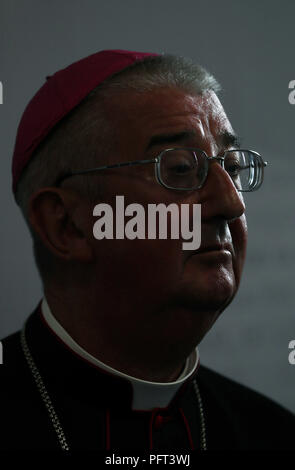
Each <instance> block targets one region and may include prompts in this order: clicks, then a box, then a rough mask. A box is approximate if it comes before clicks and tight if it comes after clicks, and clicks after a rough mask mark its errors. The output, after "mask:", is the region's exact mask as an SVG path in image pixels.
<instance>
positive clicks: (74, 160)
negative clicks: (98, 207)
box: [15, 54, 220, 277]
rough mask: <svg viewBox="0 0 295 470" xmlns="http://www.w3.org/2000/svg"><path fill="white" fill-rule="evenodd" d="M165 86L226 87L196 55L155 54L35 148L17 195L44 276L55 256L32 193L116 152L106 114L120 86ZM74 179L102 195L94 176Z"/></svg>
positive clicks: (196, 90) (104, 87) (95, 94)
mask: <svg viewBox="0 0 295 470" xmlns="http://www.w3.org/2000/svg"><path fill="white" fill-rule="evenodd" d="M161 87H174V88H179V89H181V90H184V91H185V92H188V93H192V94H198V95H199V94H203V93H204V92H206V91H208V90H212V91H214V92H215V93H217V92H218V91H219V90H220V86H219V84H218V82H217V81H216V79H215V78H214V77H213V76H212V75H211V74H210V73H209V72H208V71H207V70H205V69H204V68H203V67H201V66H200V65H198V64H195V63H194V62H193V61H192V60H190V59H187V58H184V57H179V56H173V55H169V54H162V55H160V56H150V57H147V58H145V59H144V60H142V61H140V62H135V63H134V64H133V65H131V66H129V67H127V68H126V69H124V70H123V71H121V72H118V73H116V74H114V75H112V76H111V77H109V78H108V79H106V80H105V81H104V82H103V83H102V84H100V85H99V86H97V87H96V88H95V89H94V90H92V91H91V92H90V93H89V94H88V96H87V97H86V98H85V99H84V100H83V101H82V102H81V103H80V104H79V105H78V106H77V107H76V108H75V109H74V110H72V111H71V112H70V113H69V114H68V115H67V116H66V117H65V118H63V119H62V120H61V121H60V122H59V123H58V124H57V125H56V126H55V128H54V129H53V130H52V131H51V132H50V133H49V135H48V136H47V137H46V138H45V140H44V141H43V142H42V143H41V144H40V145H39V147H38V148H37V149H36V151H35V152H34V155H33V157H32V158H31V160H30V162H29V164H28V165H27V167H26V168H25V170H24V171H23V174H22V176H21V178H20V180H19V183H18V186H17V190H16V195H15V198H16V202H17V204H18V205H19V207H20V209H21V211H22V213H23V216H24V218H25V220H26V222H27V224H28V226H29V228H30V231H31V233H32V236H33V241H34V252H35V259H36V262H37V266H38V268H39V272H40V274H41V277H42V272H43V273H44V271H45V270H49V264H48V263H44V262H42V260H43V261H44V260H45V258H46V257H47V258H48V260H49V259H50V254H49V253H47V254H46V253H45V251H44V250H45V248H44V247H43V248H42V246H41V245H40V243H39V242H40V241H39V240H38V239H37V237H36V236H35V234H34V233H33V231H32V229H31V227H30V224H29V221H28V205H29V199H30V197H31V195H32V194H34V193H35V192H36V191H38V190H39V189H41V188H43V187H48V186H54V184H55V182H56V180H57V179H58V177H59V176H60V175H61V174H63V173H66V172H68V171H71V170H77V169H79V170H80V169H87V168H91V167H94V166H97V162H98V161H99V154H102V155H103V156H105V157H107V156H108V155H110V153H111V151H112V142H113V141H114V130H113V128H112V123H111V122H110V121H109V119H107V118H106V116H105V112H104V103H105V102H107V100H108V99H109V98H110V97H111V96H112V95H113V94H114V93H116V91H120V90H133V91H136V92H138V93H141V92H147V91H152V90H153V89H156V88H161ZM98 149H99V150H98ZM74 180H75V181H74V182H73V183H71V184H74V185H75V186H74V187H75V189H77V190H78V191H80V192H81V193H82V194H84V195H85V196H87V197H91V198H94V197H95V193H96V197H97V196H98V194H99V192H98V188H97V184H95V185H94V184H93V183H92V184H91V177H81V178H80V177H79V178H74ZM92 181H93V180H92Z"/></svg>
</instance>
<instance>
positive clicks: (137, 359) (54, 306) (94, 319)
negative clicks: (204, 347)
mask: <svg viewBox="0 0 295 470" xmlns="http://www.w3.org/2000/svg"><path fill="white" fill-rule="evenodd" d="M64 294H65V293H64V292H63V295H58V293H57V292H52V291H51V290H49V289H48V290H45V295H46V299H47V302H48V304H49V307H50V310H51V313H52V315H53V316H54V317H55V319H56V320H57V321H58V323H60V325H61V326H62V327H63V328H64V329H65V330H66V332H67V333H68V334H69V335H70V336H71V337H72V339H73V340H74V341H75V342H76V343H78V344H79V346H81V347H82V348H83V349H84V350H85V351H87V352H88V353H89V354H91V355H92V356H93V357H95V358H96V359H98V360H99V361H101V362H103V363H105V364H106V365H108V366H110V367H112V368H114V369H116V370H118V371H121V372H123V373H125V374H128V375H130V376H133V377H136V378H139V379H142V380H147V381H151V382H172V381H175V380H176V379H177V378H178V377H179V375H180V374H181V371H182V370H183V367H184V365H185V361H186V359H187V357H188V356H189V354H190V353H191V352H192V350H193V349H194V348H192V349H191V350H188V349H187V348H186V349H185V350H180V349H179V348H175V343H174V342H171V341H170V343H169V335H168V336H166V334H165V333H164V332H163V329H162V328H161V327H158V329H157V330H158V333H160V334H159V337H158V338H157V334H155V326H153V325H152V322H151V323H150V324H149V325H147V326H146V328H144V330H143V329H142V325H143V324H145V323H146V322H147V320H146V319H145V323H144V318H143V317H146V318H148V317H147V316H146V314H145V312H138V310H137V311H135V312H134V314H132V310H131V309H130V305H129V308H128V309H126V311H124V310H123V309H122V305H120V308H119V306H118V305H117V306H112V308H110V306H108V308H107V307H106V305H105V308H102V303H101V302H100V304H99V305H100V308H99V310H98V309H97V307H96V308H94V306H93V305H91V304H90V305H89V304H87V309H85V304H83V303H82V302H79V301H77V298H75V301H73V299H74V297H73V296H72V295H71V296H69V297H67V296H65V295H64ZM76 294H77V292H76ZM91 307H92V308H91ZM69 312H70V315H69ZM127 314H128V316H129V322H128V318H127V317H126V315H127ZM157 316H158V314H157ZM138 317H139V321H137V322H135V321H134V322H133V323H131V321H130V318H135V319H136V318H138ZM150 318H155V313H154V312H150ZM126 320H127V321H126ZM166 330H167V328H166ZM139 332H141V334H139ZM166 333H167V332H166ZM165 336H166V337H165ZM175 352H177V354H175Z"/></svg>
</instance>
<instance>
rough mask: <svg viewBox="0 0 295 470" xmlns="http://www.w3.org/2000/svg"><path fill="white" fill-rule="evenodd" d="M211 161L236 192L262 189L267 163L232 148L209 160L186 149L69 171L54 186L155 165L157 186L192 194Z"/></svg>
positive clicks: (203, 177) (202, 181)
mask: <svg viewBox="0 0 295 470" xmlns="http://www.w3.org/2000/svg"><path fill="white" fill-rule="evenodd" d="M214 160H216V161H218V162H219V163H220V165H221V166H222V168H223V169H224V170H225V171H226V172H227V173H228V174H229V176H230V177H231V179H232V181H233V183H234V185H235V187H236V189H237V190H238V191H241V192H250V191H255V190H257V189H258V188H259V187H260V186H261V184H262V182H263V175H264V167H265V166H266V165H267V162H264V161H263V159H262V157H261V155H260V154H259V153H257V152H255V151H254V150H246V149H232V150H227V151H226V152H224V154H223V155H222V156H213V157H209V156H208V155H207V154H206V152H204V151H203V150H201V149H198V148H188V147H184V148H169V149H165V150H163V151H162V152H161V153H160V154H159V155H158V156H157V157H155V158H152V159H149V160H136V161H130V162H122V163H115V164H112V165H104V166H100V167H97V168H90V169H87V170H76V171H71V172H68V173H65V174H63V175H61V176H60V177H59V178H58V180H57V182H56V185H57V186H58V185H60V184H61V182H62V181H64V180H65V179H66V178H69V177H71V176H76V175H87V174H91V173H95V172H98V171H101V170H107V169H113V168H121V167H126V166H133V165H142V164H147V163H154V164H155V176H156V180H157V181H158V183H159V184H161V185H162V186H164V187H165V188H168V189H172V190H178V191H191V190H194V189H200V188H202V187H203V185H204V184H205V181H206V179H207V176H208V172H209V166H210V162H212V161H214Z"/></svg>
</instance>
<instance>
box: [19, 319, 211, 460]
mask: <svg viewBox="0 0 295 470" xmlns="http://www.w3.org/2000/svg"><path fill="white" fill-rule="evenodd" d="M20 341H21V346H22V350H23V353H24V356H25V358H26V361H27V363H28V366H29V368H30V370H31V372H32V376H33V378H34V381H35V384H36V385H37V388H38V390H39V393H40V396H41V398H42V400H43V403H44V404H45V406H46V409H47V411H48V415H49V418H50V421H51V423H52V426H53V428H54V430H55V432H56V435H57V438H58V442H59V444H60V447H61V448H62V450H65V451H69V450H70V447H69V444H68V443H67V440H66V436H65V433H64V430H63V428H62V426H61V424H60V420H59V418H58V416H57V414H56V411H55V409H54V406H53V403H52V401H51V398H50V396H49V394H48V391H47V389H46V387H45V384H44V382H43V379H42V377H41V374H40V372H39V370H38V367H37V366H36V364H35V361H34V359H33V357H32V354H31V352H30V349H29V346H28V343H27V339H26V323H25V324H24V326H23V329H22V331H21V335H20ZM193 386H194V390H195V393H196V396H197V400H198V405H199V413H200V421H201V450H207V440H206V423H205V415H204V408H203V403H202V398H201V394H200V390H199V387H198V384H197V381H196V379H194V380H193Z"/></svg>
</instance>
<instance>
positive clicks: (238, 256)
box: [229, 214, 248, 283]
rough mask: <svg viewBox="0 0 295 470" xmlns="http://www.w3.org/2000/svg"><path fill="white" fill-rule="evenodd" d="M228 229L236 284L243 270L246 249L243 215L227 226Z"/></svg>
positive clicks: (246, 233) (245, 230)
mask: <svg viewBox="0 0 295 470" xmlns="http://www.w3.org/2000/svg"><path fill="white" fill-rule="evenodd" d="M229 229H230V232H231V236H232V241H233V246H234V250H235V262H234V270H235V274H236V279H237V280H238V283H239V282H240V277H241V273H242V269H243V265H244V262H245V257H246V249H247V238H248V231H247V221H246V217H245V214H243V215H242V216H241V217H239V218H238V219H236V220H234V221H233V222H231V223H230V224H229Z"/></svg>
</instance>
